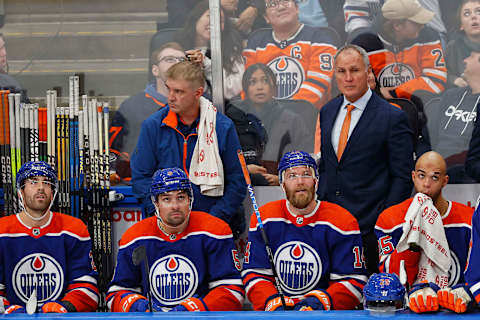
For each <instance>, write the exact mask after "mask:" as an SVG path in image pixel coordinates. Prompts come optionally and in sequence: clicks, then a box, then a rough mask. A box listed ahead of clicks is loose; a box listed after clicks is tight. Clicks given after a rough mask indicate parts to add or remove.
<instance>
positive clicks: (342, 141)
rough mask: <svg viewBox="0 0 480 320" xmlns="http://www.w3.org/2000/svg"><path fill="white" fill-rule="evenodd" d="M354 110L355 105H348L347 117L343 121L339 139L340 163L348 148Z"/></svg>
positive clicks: (338, 155)
mask: <svg viewBox="0 0 480 320" xmlns="http://www.w3.org/2000/svg"><path fill="white" fill-rule="evenodd" d="M353 109H355V106H354V105H352V104H347V115H346V116H345V120H343V125H342V130H341V131H340V138H339V139H338V149H337V159H338V161H340V159H341V158H342V154H343V151H345V147H346V146H347V141H348V131H349V130H350V121H351V120H352V110H353Z"/></svg>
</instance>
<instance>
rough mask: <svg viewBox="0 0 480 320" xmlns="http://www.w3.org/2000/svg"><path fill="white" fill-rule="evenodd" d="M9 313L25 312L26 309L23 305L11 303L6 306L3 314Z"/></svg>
mask: <svg viewBox="0 0 480 320" xmlns="http://www.w3.org/2000/svg"><path fill="white" fill-rule="evenodd" d="M10 313H27V310H26V309H25V308H24V307H22V306H19V305H18V304H13V305H11V306H10V307H8V308H7V310H5V314H10Z"/></svg>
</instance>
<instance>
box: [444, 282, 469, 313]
mask: <svg viewBox="0 0 480 320" xmlns="http://www.w3.org/2000/svg"><path fill="white" fill-rule="evenodd" d="M437 295H438V304H439V305H440V306H442V307H444V308H446V309H449V310H452V311H455V312H456V313H464V312H467V311H471V310H472V309H473V308H474V307H475V299H474V298H473V294H472V292H471V291H470V289H469V288H468V286H466V285H465V284H464V283H462V284H457V285H456V286H453V287H451V288H445V289H441V290H439V291H438V292H437Z"/></svg>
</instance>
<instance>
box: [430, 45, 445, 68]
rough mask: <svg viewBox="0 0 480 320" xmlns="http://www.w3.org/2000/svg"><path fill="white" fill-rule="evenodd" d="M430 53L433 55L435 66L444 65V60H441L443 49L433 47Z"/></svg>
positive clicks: (441, 66)
mask: <svg viewBox="0 0 480 320" xmlns="http://www.w3.org/2000/svg"><path fill="white" fill-rule="evenodd" d="M432 55H434V56H435V68H443V67H445V62H444V61H443V51H442V50H441V49H433V50H432Z"/></svg>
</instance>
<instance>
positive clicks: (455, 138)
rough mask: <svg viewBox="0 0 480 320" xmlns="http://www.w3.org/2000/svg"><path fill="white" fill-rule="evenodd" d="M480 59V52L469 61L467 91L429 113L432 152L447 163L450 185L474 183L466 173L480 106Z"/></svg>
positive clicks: (454, 91)
mask: <svg viewBox="0 0 480 320" xmlns="http://www.w3.org/2000/svg"><path fill="white" fill-rule="evenodd" d="M479 58H480V52H472V54H471V55H470V56H469V57H467V58H466V59H465V76H464V77H465V80H466V83H467V87H455V88H451V89H449V90H447V91H445V92H444V93H443V94H442V96H441V98H440V99H436V100H435V102H432V103H430V104H429V107H428V110H426V112H427V120H428V130H429V134H430V141H431V143H432V148H433V150H435V151H437V152H438V153H440V154H441V155H442V156H443V157H444V158H445V161H446V162H447V167H448V175H449V177H450V179H449V183H472V182H473V181H472V178H471V177H470V176H468V175H467V174H466V172H465V160H466V158H467V152H468V149H469V144H470V140H471V139H472V137H473V135H472V133H473V132H474V130H475V129H474V127H475V119H476V118H477V114H478V105H479V102H480V61H479Z"/></svg>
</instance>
